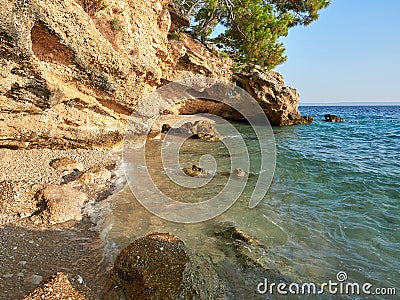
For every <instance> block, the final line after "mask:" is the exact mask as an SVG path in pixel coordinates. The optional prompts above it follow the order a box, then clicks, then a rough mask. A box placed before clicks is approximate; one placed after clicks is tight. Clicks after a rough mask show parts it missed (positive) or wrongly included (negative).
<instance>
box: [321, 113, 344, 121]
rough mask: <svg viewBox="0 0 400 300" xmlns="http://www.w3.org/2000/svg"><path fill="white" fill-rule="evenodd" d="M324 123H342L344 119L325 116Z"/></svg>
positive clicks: (329, 115)
mask: <svg viewBox="0 0 400 300" xmlns="http://www.w3.org/2000/svg"><path fill="white" fill-rule="evenodd" d="M324 118H325V121H326V122H344V118H341V117H339V116H336V115H331V114H326V115H324Z"/></svg>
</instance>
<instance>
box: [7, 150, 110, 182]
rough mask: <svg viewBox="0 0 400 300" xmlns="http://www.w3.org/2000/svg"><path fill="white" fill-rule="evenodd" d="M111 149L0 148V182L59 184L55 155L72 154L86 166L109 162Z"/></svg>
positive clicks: (64, 155)
mask: <svg viewBox="0 0 400 300" xmlns="http://www.w3.org/2000/svg"><path fill="white" fill-rule="evenodd" d="M113 155H114V154H113V152H110V150H98V149H96V150H86V149H71V150H51V149H32V150H10V149H0V170H1V173H0V182H1V181H4V180H7V181H26V182H31V183H36V184H58V183H60V182H61V180H62V179H61V176H60V174H59V173H58V172H57V171H56V170H55V169H53V168H52V167H51V166H50V162H51V161H52V160H53V159H56V158H61V157H69V158H71V159H74V160H76V161H79V162H81V163H82V164H83V165H84V167H85V169H88V168H89V167H91V166H94V165H99V164H102V163H106V161H109V160H110V159H112V157H113Z"/></svg>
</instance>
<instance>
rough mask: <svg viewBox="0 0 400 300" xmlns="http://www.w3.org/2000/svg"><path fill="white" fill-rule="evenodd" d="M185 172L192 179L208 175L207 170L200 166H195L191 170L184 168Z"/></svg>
mask: <svg viewBox="0 0 400 300" xmlns="http://www.w3.org/2000/svg"><path fill="white" fill-rule="evenodd" d="M183 172H185V174H186V175H188V176H191V177H197V176H202V175H207V170H206V169H204V168H202V167H200V166H199V165H193V166H192V167H191V168H184V169H183Z"/></svg>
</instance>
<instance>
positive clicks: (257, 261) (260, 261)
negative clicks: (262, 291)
mask: <svg viewBox="0 0 400 300" xmlns="http://www.w3.org/2000/svg"><path fill="white" fill-rule="evenodd" d="M214 233H215V235H216V236H220V237H222V238H223V239H225V241H227V242H228V245H229V244H230V245H231V246H232V247H233V250H234V253H235V256H236V258H237V260H238V262H239V263H240V264H241V265H242V267H243V268H254V269H257V272H259V271H263V273H264V274H265V275H266V276H267V277H269V278H270V279H272V280H273V281H275V282H278V281H284V279H283V276H282V274H281V273H280V272H279V270H277V269H274V268H272V267H271V266H270V264H269V262H268V260H267V254H268V249H267V247H266V246H265V245H263V244H262V243H261V241H259V240H258V239H256V238H254V237H252V236H250V235H249V234H248V233H246V232H244V231H243V230H242V229H240V228H238V227H237V226H235V225H234V224H232V223H221V224H219V225H218V226H216V227H215V229H214ZM225 245H227V243H225Z"/></svg>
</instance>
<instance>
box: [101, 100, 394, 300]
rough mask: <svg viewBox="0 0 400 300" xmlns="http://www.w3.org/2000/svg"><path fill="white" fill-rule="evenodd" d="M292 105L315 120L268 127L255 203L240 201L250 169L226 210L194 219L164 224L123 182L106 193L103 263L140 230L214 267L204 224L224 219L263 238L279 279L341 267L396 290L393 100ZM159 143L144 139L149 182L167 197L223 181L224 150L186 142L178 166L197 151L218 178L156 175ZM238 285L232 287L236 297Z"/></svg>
mask: <svg viewBox="0 0 400 300" xmlns="http://www.w3.org/2000/svg"><path fill="white" fill-rule="evenodd" d="M301 111H302V113H303V114H308V115H311V116H314V117H315V121H314V123H313V124H312V125H301V126H293V127H282V128H274V133H275V140H276V147H277V163H276V171H275V175H274V180H273V182H272V185H271V187H270V189H269V191H268V193H267V195H266V197H265V199H264V200H263V201H262V203H260V204H259V205H258V206H257V207H256V208H254V209H249V208H247V204H248V199H249V196H250V194H251V191H252V189H251V185H252V184H254V182H255V180H256V176H250V177H249V186H248V187H247V188H246V189H245V191H244V193H243V195H242V196H241V197H240V198H239V200H238V201H237V202H236V204H235V205H234V206H233V207H232V208H230V209H229V210H228V211H227V212H226V213H224V214H223V215H221V216H219V217H217V218H214V219H212V220H210V221H207V222H203V223H199V224H186V225H185V224H176V223H171V222H167V221H163V220H161V219H159V218H158V217H156V216H153V215H151V214H150V213H148V212H147V211H146V210H145V209H144V208H143V207H142V206H141V205H140V204H139V203H138V202H137V201H136V200H135V199H134V198H133V195H132V193H131V192H130V190H129V188H125V189H124V190H122V191H121V192H120V193H119V194H117V195H115V196H113V198H112V199H111V207H112V214H111V215H110V216H109V217H108V218H107V219H106V223H105V225H104V226H105V227H104V228H105V229H104V231H103V234H104V238H105V240H106V241H107V245H108V246H107V247H108V248H107V255H108V256H109V260H110V261H111V260H112V259H113V257H114V256H115V255H116V254H117V253H118V251H119V250H120V249H121V248H123V247H124V246H126V245H127V244H129V243H130V242H131V241H132V240H133V239H135V238H137V237H139V236H143V235H145V234H148V233H150V232H153V231H168V232H172V233H174V234H176V235H177V236H179V237H181V238H182V239H183V240H184V241H185V242H186V244H187V245H188V246H189V247H191V248H193V249H195V250H196V251H198V252H200V253H203V254H205V255H208V256H210V257H211V259H212V261H213V262H215V263H216V264H219V263H222V262H223V261H224V260H225V259H226V257H225V254H224V251H223V249H221V247H220V245H219V244H218V240H217V239H216V238H215V237H214V235H213V228H214V226H215V225H216V224H217V223H219V222H221V221H227V220H228V221H232V222H234V223H235V224H236V225H237V226H239V227H241V228H242V229H243V230H245V231H247V232H248V233H249V234H251V235H253V236H255V237H257V238H258V239H260V240H262V241H263V242H264V243H265V245H267V248H268V253H267V254H266V257H265V260H266V261H267V262H268V263H269V264H270V266H271V267H272V268H277V269H279V270H280V271H281V272H282V273H283V274H284V275H285V276H286V277H287V278H291V279H292V280H295V281H298V282H315V283H322V282H326V281H328V280H333V281H334V280H336V274H337V273H338V272H339V271H344V272H346V273H347V275H348V278H349V281H350V282H359V283H364V282H370V283H371V284H372V285H373V286H374V287H395V288H397V292H398V293H399V292H400V291H399V288H400V259H399V258H400V230H399V229H400V228H399V227H400V212H399V205H400V154H399V153H400V106H397V107H395V106H393V107H302V108H301ZM325 113H331V114H337V115H340V116H341V117H344V118H345V119H346V122H345V123H327V122H324V121H322V120H323V115H324V114H325ZM236 126H237V128H238V129H239V130H240V132H241V133H242V135H243V136H244V138H245V140H246V143H247V145H248V150H249V152H250V154H251V156H252V158H253V164H252V165H251V171H252V172H253V173H257V172H258V168H259V167H258V163H257V161H258V160H259V157H258V158H257V155H259V154H258V153H259V151H258V147H257V140H256V139H255V138H254V136H253V135H252V130H251V128H250V127H249V126H248V125H236ZM159 148H160V143H159V142H152V143H151V144H150V145H149V156H148V162H150V165H152V166H153V167H154V168H153V170H154V171H153V172H152V174H153V178H154V180H155V181H158V182H159V184H160V186H161V188H162V189H163V190H164V191H165V192H166V193H168V194H170V195H172V196H176V197H180V198H181V199H182V200H185V199H186V200H188V199H189V200H188V201H190V199H197V198H201V197H204V198H207V197H209V195H212V194H213V193H216V192H218V191H219V190H220V189H221V185H223V184H224V183H225V181H226V179H227V177H226V176H225V175H224V174H225V173H226V172H228V171H229V168H230V165H229V162H227V161H228V160H229V157H228V155H226V153H224V149H223V147H221V144H219V143H206V142H199V141H193V140H192V141H188V142H187V143H185V144H184V147H183V149H182V151H181V157H180V160H181V163H182V164H183V165H184V166H189V165H190V164H191V163H193V162H197V160H198V157H199V156H200V155H202V154H206V153H209V154H216V155H214V157H215V158H216V161H217V163H218V169H217V175H218V176H217V177H216V179H215V180H213V182H212V184H211V185H210V187H209V188H208V189H200V190H199V189H198V190H190V189H189V190H187V189H186V190H182V189H180V188H179V187H175V186H174V185H173V184H169V183H168V182H166V181H165V174H163V171H162V170H161V169H157V166H159V161H158V159H157V157H158V156H157V153H158V152H157V151H158V150H159ZM232 274H234V271H232ZM260 281H262V278H260ZM256 284H257V282H250V283H249V284H248V288H249V289H250V290H254V291H255V290H256ZM240 290H241V287H239V286H238V291H237V295H236V296H237V298H238V299H240V293H241V291H240ZM325 297H326V298H327V299H328V298H329V296H325ZM319 298H322V297H319ZM343 298H344V297H343ZM349 298H351V297H349ZM372 298H373V297H372V296H371V299H372ZM329 299H330V298H329ZM332 299H333V298H332ZM376 299H382V296H380V297H378V296H377V297H376Z"/></svg>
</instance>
